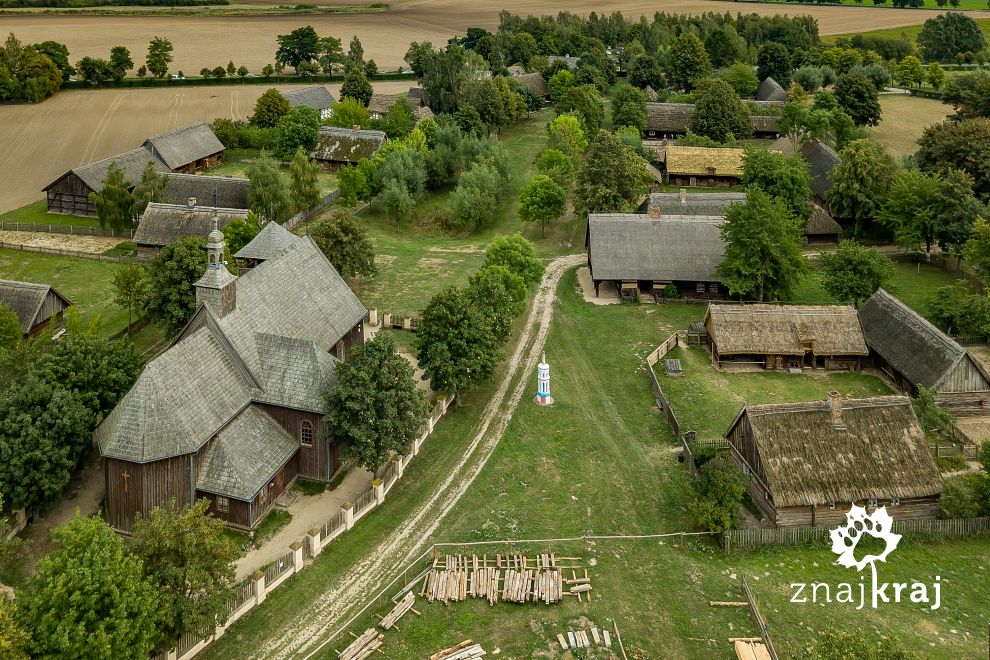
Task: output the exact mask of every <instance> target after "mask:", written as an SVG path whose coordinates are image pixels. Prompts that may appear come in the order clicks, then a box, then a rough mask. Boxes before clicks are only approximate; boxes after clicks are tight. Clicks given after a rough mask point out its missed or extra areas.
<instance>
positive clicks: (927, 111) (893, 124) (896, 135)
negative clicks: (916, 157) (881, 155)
mask: <svg viewBox="0 0 990 660" xmlns="http://www.w3.org/2000/svg"><path fill="white" fill-rule="evenodd" d="M880 107H881V108H882V110H883V115H882V116H881V120H880V125H879V126H877V127H875V128H871V129H869V130H870V137H871V138H873V139H874V140H876V141H877V142H880V143H881V144H883V145H884V146H886V147H887V149H888V150H890V153H892V154H893V155H894V156H895V157H897V158H901V157H903V156H909V155H911V154H913V153H914V152H915V151H917V150H918V138H920V137H921V133H922V131H924V130H925V129H926V128H928V127H929V126H931V125H932V124H937V123H939V122H941V121H942V120H943V119H945V118H946V117H947V116H948V115H950V114H952V106H951V105H947V104H945V103H942V102H941V101H938V100H935V99H926V98H922V97H920V96H909V95H907V94H884V95H883V96H881V97H880Z"/></svg>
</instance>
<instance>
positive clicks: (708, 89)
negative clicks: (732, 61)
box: [691, 79, 753, 142]
mask: <svg viewBox="0 0 990 660" xmlns="http://www.w3.org/2000/svg"><path fill="white" fill-rule="evenodd" d="M691 132H692V133H695V134H696V135H704V136H705V137H710V138H711V139H713V140H716V141H717V142H725V141H726V140H728V139H729V138H730V136H731V137H733V138H740V139H741V138H747V137H749V136H750V135H752V134H753V122H752V120H751V119H750V117H749V109H748V108H747V107H746V106H745V105H744V104H743V102H742V101H741V100H740V99H739V97H738V96H736V93H735V92H734V91H733V89H732V87H731V86H730V85H729V83H727V82H725V81H724V80H720V79H708V80H705V81H704V82H700V83H698V93H697V95H696V99H695V106H694V114H693V115H691Z"/></svg>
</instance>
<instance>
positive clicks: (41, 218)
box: [0, 199, 100, 228]
mask: <svg viewBox="0 0 990 660" xmlns="http://www.w3.org/2000/svg"><path fill="white" fill-rule="evenodd" d="M0 221H2V222H27V223H31V224H36V225H72V226H74V227H96V228H99V226H100V223H99V221H97V219H96V218H89V217H86V216H82V215H62V214H60V213H49V212H48V203H47V202H46V201H45V200H43V199H41V200H38V201H37V202H31V203H30V204H27V205H25V206H22V207H21V208H19V209H14V210H13V211H7V212H6V213H3V214H0Z"/></svg>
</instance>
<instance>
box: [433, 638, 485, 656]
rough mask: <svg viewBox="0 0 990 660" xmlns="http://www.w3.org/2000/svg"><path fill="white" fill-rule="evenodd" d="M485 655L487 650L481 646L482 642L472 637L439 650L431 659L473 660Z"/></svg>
mask: <svg viewBox="0 0 990 660" xmlns="http://www.w3.org/2000/svg"><path fill="white" fill-rule="evenodd" d="M483 655H485V650H484V649H483V648H481V644H475V643H474V642H472V641H471V640H470V639H465V640H464V641H463V642H461V643H460V644H458V645H457V646H451V647H450V648H449V649H444V650H442V651H437V652H436V653H434V654H433V655H431V656H430V660H471V658H480V657H482V656H483Z"/></svg>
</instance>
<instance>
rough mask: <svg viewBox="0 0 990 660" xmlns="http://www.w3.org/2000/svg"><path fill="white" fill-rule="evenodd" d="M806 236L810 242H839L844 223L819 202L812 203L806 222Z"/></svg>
mask: <svg viewBox="0 0 990 660" xmlns="http://www.w3.org/2000/svg"><path fill="white" fill-rule="evenodd" d="M804 237H805V240H807V241H808V243H838V242H839V241H840V240H841V239H842V225H840V224H839V223H838V222H836V221H835V218H833V217H832V215H831V214H830V213H829V212H828V211H826V210H825V209H823V208H822V207H821V206H819V205H818V204H812V205H811V215H809V216H808V220H807V221H806V222H805V223H804Z"/></svg>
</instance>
